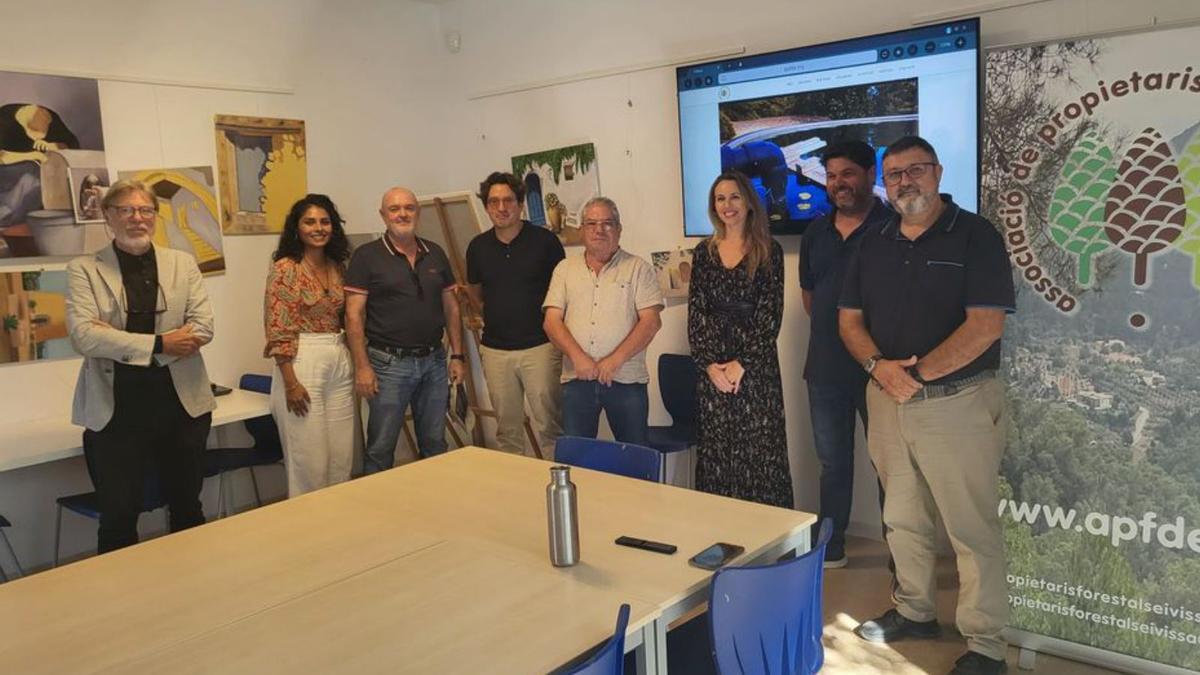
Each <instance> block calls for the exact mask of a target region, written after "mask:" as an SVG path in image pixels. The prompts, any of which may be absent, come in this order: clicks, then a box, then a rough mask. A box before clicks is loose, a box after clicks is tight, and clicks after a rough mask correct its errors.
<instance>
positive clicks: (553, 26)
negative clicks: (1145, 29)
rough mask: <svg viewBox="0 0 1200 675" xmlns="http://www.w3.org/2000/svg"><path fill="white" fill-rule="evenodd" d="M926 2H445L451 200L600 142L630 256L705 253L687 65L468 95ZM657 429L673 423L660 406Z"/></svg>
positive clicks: (868, 477) (862, 499) (804, 463)
mask: <svg viewBox="0 0 1200 675" xmlns="http://www.w3.org/2000/svg"><path fill="white" fill-rule="evenodd" d="M978 4H979V3H976V2H968V1H966V0H964V1H963V2H959V3H951V2H944V1H933V0H915V1H913V2H906V3H882V2H878V1H874V0H843V1H842V2H837V3H815V2H795V1H794V0H758V1H757V2H754V3H750V4H742V5H733V4H731V3H729V2H718V1H714V0H662V1H659V2H645V1H641V0H607V1H605V2H561V1H560V0H525V1H523V2H514V3H505V4H504V5H503V7H502V8H499V7H497V6H495V5H494V4H493V3H489V2H487V1H486V0H451V1H450V2H447V3H444V4H442V5H440V12H441V29H442V32H443V34H445V33H449V32H451V31H453V32H457V33H458V34H459V35H460V36H461V40H462V50H461V52H460V53H458V54H456V55H453V56H452V57H451V59H450V63H451V68H450V70H449V71H448V76H449V77H450V78H451V80H452V82H453V94H454V96H456V97H457V101H456V102H457V106H455V108H454V109H455V111H456V115H455V117H454V118H453V119H451V120H449V121H448V124H450V125H451V127H450V128H451V133H450V134H448V136H450V137H451V138H453V139H454V140H455V141H457V145H456V146H455V151H454V153H453V154H454V157H455V158H456V159H455V161H454V162H453V163H452V164H451V165H450V166H449V168H448V171H449V174H450V180H449V182H448V183H447V184H446V186H445V187H446V188H447V189H449V188H459V187H467V186H471V185H474V184H475V183H476V182H478V181H479V180H480V178H481V177H482V176H484V175H485V174H486V172H487V171H489V170H492V169H495V168H502V167H507V166H509V158H510V157H511V156H512V155H514V154H519V153H524V152H530V151H535V150H541V149H546V148H551V147H556V146H560V145H566V144H571V143H576V142H580V141H588V140H590V141H594V142H595V143H596V153H597V158H598V165H599V173H600V185H601V189H602V190H603V191H604V193H605V194H607V195H608V196H609V197H612V198H613V199H615V200H616V201H617V203H618V204H619V205H620V206H621V214H622V220H624V221H625V223H626V226H625V231H624V234H623V237H622V245H623V246H624V247H625V248H627V249H628V250H630V251H632V252H634V253H637V254H639V255H642V256H648V254H649V252H651V251H657V250H665V249H670V248H674V247H676V246H680V245H682V246H690V245H694V243H695V240H686V239H684V238H683V237H682V235H681V231H682V226H681V222H682V206H681V201H680V176H679V160H678V156H679V155H678V152H679V147H678V143H679V142H678V129H677V120H676V102H675V84H674V69H673V68H672V67H661V68H657V69H651V70H645V71H642V72H635V73H631V74H627V75H617V76H610V77H601V78H595V79H588V80H586V81H581V82H574V83H570V84H562V85H558V86H552V87H547V88H540V89H533V90H529V91H524V92H521V93H513V94H506V95H501V96H496V97H490V98H483V99H480V100H475V101H471V100H467V99H468V97H471V96H474V95H477V94H480V93H483V92H487V91H495V90H501V89H505V88H509V87H514V86H516V85H522V84H529V83H538V82H543V83H544V82H546V81H548V80H554V79H557V78H569V77H571V76H573V75H578V74H584V73H589V72H597V71H611V70H613V69H620V68H622V67H626V68H628V67H632V66H637V65H639V64H648V63H655V62H661V61H662V60H665V59H672V58H681V57H688V56H690V55H697V54H704V53H707V52H712V51H715V50H721V49H726V48H731V47H734V48H736V47H745V48H746V51H747V53H757V52H765V51H771V50H775V49H782V48H787V47H793V46H798V45H804V44H816V43H821V42H827V41H831V40H838V39H843V38H848V37H854V36H858V35H865V34H870V33H874V32H881V31H891V30H900V29H904V28H908V27H910V25H911V21H912V19H913V18H914V17H916V16H919V15H921V14H926V13H929V12H934V11H942V10H946V9H948V8H951V7H954V6H956V5H957V6H968V5H978ZM1154 17H1157V20H1158V21H1159V22H1164V21H1173V20H1181V19H1188V18H1195V17H1200V7H1197V6H1196V4H1195V3H1194V2H1189V1H1187V0H1152V1H1148V2H1141V3H1136V4H1133V3H1118V2H1095V1H1089V0H1051V1H1050V2H1045V3H1041V4H1034V5H1028V6H1025V7H1018V8H1013V9H1008V10H1003V11H997V12H993V13H989V14H987V15H985V16H984V17H983V30H984V35H985V43H986V44H988V45H997V44H1011V43H1015V42H1029V41H1033V40H1046V39H1053V38H1056V37H1061V36H1068V35H1076V34H1086V33H1093V32H1101V31H1108V30H1113V29H1119V28H1127V27H1133V26H1148V25H1149V24H1151V23H1152V22H1153V21H1154ZM780 241H781V243H782V244H783V247H784V252H785V266H786V274H787V276H786V293H785V300H784V306H785V311H784V322H783V328H782V330H781V332H780V336H779V343H778V344H779V355H780V366H781V369H782V372H783V374H784V379H783V385H784V399H785V406H786V416H787V428H788V445H789V451H790V454H791V465H792V473H793V479H794V485H795V489H796V499H797V505H798V506H799V507H800V508H803V509H806V510H816V509H817V505H818V504H817V483H816V478H817V475H818V471H819V466H818V464H817V462H816V458H815V454H814V451H813V448H812V431H811V427H810V423H809V416H808V400H807V394H806V389H805V387H804V383H803V380H802V378H801V372H802V370H803V364H804V358H805V352H806V349H807V346H808V319H807V317H806V316H805V315H804V312H803V311H802V308H801V304H800V292H799V291H800V289H799V279H798V263H797V257H796V256H797V250H798V245H799V242H798V238H797V237H782V238H780ZM686 312H687V306H686V304H674V305H671V306H669V307H668V308H667V310H666V311H665V312H664V313H663V320H664V321H663V329H662V331H661V332H660V334H659V335H658V337H657V338H656V339H655V341H654V343H653V344H652V345H651V347H650V350H649V356H650V359H651V362H653V361H654V360H655V359H656V358H657V356H658V354H659V353H661V352H686V351H688V350H687V337H686V325H685V324H686V318H687V314H686ZM651 401H652V409H651V421H652V423H665V422H666V421H667V420H668V417H667V416H666V414H665V411H663V409H662V406H661V404H660V402H659V400H658V397H657V396H656V395H653V394H652V396H651ZM864 446H865V444H864V443H863V442H862V441H861V438H860V442H859V444H858V457H857V462H856V464H857V466H858V467H859V471H858V473H857V476H856V480H855V492H856V494H857V495H858V497H857V499H856V500H855V506H854V511H853V514H852V530H853V531H855V532H856V533H859V534H863V535H866V536H874V537H878V536H879V525H878V523H879V509H878V505H877V502H876V494H877V493H876V488H875V478H874V473H873V471H871V469H870V465H869V463H868V460H867V457H866V452H865V447H864Z"/></svg>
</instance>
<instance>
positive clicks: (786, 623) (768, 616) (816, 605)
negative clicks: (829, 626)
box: [708, 518, 833, 675]
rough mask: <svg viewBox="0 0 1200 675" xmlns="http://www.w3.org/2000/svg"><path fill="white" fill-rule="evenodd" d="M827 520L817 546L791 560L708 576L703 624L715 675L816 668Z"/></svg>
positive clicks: (797, 674)
mask: <svg viewBox="0 0 1200 675" xmlns="http://www.w3.org/2000/svg"><path fill="white" fill-rule="evenodd" d="M832 534H833V523H832V521H830V520H829V519H828V518H827V519H825V521H824V522H822V523H821V532H820V535H819V536H818V538H817V545H816V546H815V547H814V548H813V549H812V550H811V551H809V552H808V553H805V554H803V555H801V556H799V557H797V558H795V559H793V560H788V561H785V562H781V563H776V564H774V565H764V566H760V567H726V568H725V569H722V570H720V571H718V572H717V573H716V574H715V575H714V576H713V581H712V586H711V588H710V591H709V599H708V619H709V627H710V634H711V637H712V647H713V660H714V661H715V662H716V664H717V671H718V672H720V673H727V674H732V673H738V674H740V675H801V674H803V675H810V674H811V673H816V672H817V671H818V670H820V669H821V666H822V665H823V664H824V662H825V649H824V647H822V645H821V631H822V629H823V627H824V623H825V622H824V619H823V617H822V614H821V589H822V581H823V568H824V562H825V547H826V545H827V544H828V543H829V537H830V536H831V535H832Z"/></svg>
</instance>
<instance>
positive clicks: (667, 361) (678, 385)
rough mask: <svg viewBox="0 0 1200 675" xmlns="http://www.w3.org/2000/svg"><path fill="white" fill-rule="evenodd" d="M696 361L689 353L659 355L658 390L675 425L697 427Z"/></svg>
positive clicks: (689, 427)
mask: <svg viewBox="0 0 1200 675" xmlns="http://www.w3.org/2000/svg"><path fill="white" fill-rule="evenodd" d="M696 378H697V374H696V362H695V361H693V360H692V357H691V356H688V355H687V354H661V355H659V357H658V390H659V392H661V393H662V401H663V407H664V408H666V409H667V413H668V414H670V415H671V421H672V423H673V424H674V426H677V427H685V428H688V429H695V428H696V408H697V401H696Z"/></svg>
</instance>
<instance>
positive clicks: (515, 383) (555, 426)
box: [479, 342, 562, 458]
mask: <svg viewBox="0 0 1200 675" xmlns="http://www.w3.org/2000/svg"><path fill="white" fill-rule="evenodd" d="M479 357H480V361H481V362H482V365H483V377H484V378H485V379H486V380H487V388H488V396H489V397H490V398H491V400H492V409H493V410H495V411H496V444H497V445H499V446H500V449H501V450H503V451H505V452H512V453H516V454H524V453H525V402H526V401H527V400H528V402H529V418H530V422H531V424H532V426H533V431H534V433H535V434H537V436H538V443H539V444H540V445H541V447H542V454H543V455H545V456H546V457H547V458H549V457H550V455H551V454H552V453H553V448H554V442H555V441H556V440H558V437H559V436H561V435H562V387H561V385H560V384H559V378H560V377H561V376H562V353H561V352H559V351H558V350H557V349H555V348H554V345H552V344H550V343H549V342H547V343H546V344H544V345H538V346H537V347H530V348H529V349H514V350H507V349H492V348H491V347H484V346H480V347H479Z"/></svg>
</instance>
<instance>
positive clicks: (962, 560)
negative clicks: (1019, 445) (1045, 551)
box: [838, 136, 1016, 675]
mask: <svg viewBox="0 0 1200 675" xmlns="http://www.w3.org/2000/svg"><path fill="white" fill-rule="evenodd" d="M942 171H943V167H942V165H941V164H939V163H938V158H937V153H936V152H935V151H934V149H933V147H932V146H931V145H930V144H929V143H928V142H927V141H925V140H924V139H921V138H919V137H916V136H909V137H905V138H902V139H900V140H898V141H896V142H895V143H893V144H892V145H891V146H889V147H888V149H887V151H886V152H885V153H884V155H883V178H884V184H885V185H886V186H887V191H888V199H889V201H891V203H892V206H893V208H895V209H896V211H897V214H898V215H897V216H895V217H893V218H892V219H891V220H890V221H889V222H888V223H887V224H886V225H885V226H884V227H883V228H882V229H881V230H880V231H879V232H878V233H877V234H872V235H870V236H868V237H866V238H865V239H864V240H863V241H862V243H861V245H860V246H859V250H858V255H857V256H856V257H855V259H854V260H853V261H852V262H851V263H850V267H849V268H848V270H847V272H846V280H845V282H844V284H843V288H842V297H841V302H840V303H839V307H840V312H839V317H838V320H839V327H840V332H841V336H842V339H843V340H844V341H845V343H846V348H847V349H848V350H849V351H850V354H851V355H852V356H854V358H855V359H856V360H858V361H859V363H861V364H862V366H863V369H864V370H865V371H867V373H868V374H869V375H870V377H871V380H872V385H870V386H868V387H867V410H868V414H869V415H870V419H871V427H870V431H869V432H868V435H867V446H868V448H869V450H870V453H871V459H872V461H874V463H875V467H876V469H877V470H878V471H879V475H880V479H881V480H882V481H883V487H884V489H885V490H886V491H887V500H886V502H885V503H884V513H883V520H884V524H885V525H886V527H887V530H888V536H887V539H888V546H889V548H890V549H891V552H892V556H893V557H894V558H895V562H896V578H897V582H898V586H897V588H896V592H895V601H896V608H895V609H892V610H888V611H887V612H886V613H885V614H883V615H882V616H880V617H878V618H876V619H873V620H870V621H866V622H864V623H863V624H861V625H859V627H858V628H856V629H855V632H856V633H857V634H858V635H859V636H860V637H862V638H863V639H865V640H868V641H871V642H894V641H896V640H901V639H911V638H933V637H936V636H937V635H938V634H939V633H940V627H939V626H938V622H937V616H936V612H935V605H934V596H935V593H936V590H937V588H936V583H935V569H934V567H935V562H936V557H937V544H938V532H937V520H938V518H939V517H940V519H941V520H942V522H943V523H944V524H945V529H946V533H947V534H948V535H949V537H950V542H951V544H952V545H953V547H954V552H955V554H956V556H957V562H958V577H959V594H958V611H957V614H956V623H957V626H958V630H959V632H960V633H961V634H962V635H963V637H965V638H966V641H967V650H968V651H967V653H966V654H964V655H963V656H962V657H961V658H960V659H959V660H958V662H957V663H956V664H955V667H954V669H953V670H952V671H951V673H952V675H976V674H981V675H993V674H995V673H1003V672H1005V668H1006V667H1005V661H1004V659H1005V654H1006V651H1007V644H1006V643H1005V641H1004V638H1003V636H1002V631H1003V630H1004V626H1005V624H1006V623H1007V622H1008V598H1007V588H1006V585H1005V584H1006V582H1005V556H1004V539H1003V535H1002V532H1001V527H1000V518H999V515H998V514H997V512H996V505H997V504H998V503H999V469H1000V457H1001V455H1002V454H1003V452H1004V445H1005V435H1006V424H1007V417H1006V413H1005V394H1004V386H1003V384H1002V383H1001V382H1000V380H999V379H998V377H997V371H998V370H999V367H1000V336H1001V334H1002V333H1003V331H1004V318H1005V314H1007V313H1010V312H1013V311H1015V307H1016V299H1015V292H1014V289H1013V281H1012V269H1011V266H1010V264H1009V260H1008V253H1007V251H1006V250H1005V247H1004V241H1003V239H1002V238H1001V236H1000V233H999V232H998V231H997V230H996V228H995V226H993V225H992V224H991V223H990V222H988V221H987V220H985V219H984V218H981V217H980V216H978V215H976V214H974V213H971V212H969V211H966V210H964V209H962V208H961V207H959V206H958V205H957V204H955V203H954V202H953V200H951V198H950V196H949V195H939V193H938V186H939V184H940V182H941V178H942Z"/></svg>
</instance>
